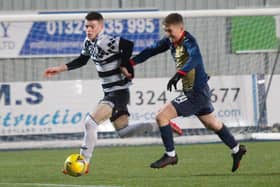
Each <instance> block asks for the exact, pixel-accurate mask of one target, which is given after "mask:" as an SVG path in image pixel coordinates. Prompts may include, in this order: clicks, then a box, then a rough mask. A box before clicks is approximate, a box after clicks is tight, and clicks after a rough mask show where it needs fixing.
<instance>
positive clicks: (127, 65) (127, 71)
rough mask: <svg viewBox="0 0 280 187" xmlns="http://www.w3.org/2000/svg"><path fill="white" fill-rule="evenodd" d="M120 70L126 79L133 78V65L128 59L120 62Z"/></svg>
mask: <svg viewBox="0 0 280 187" xmlns="http://www.w3.org/2000/svg"><path fill="white" fill-rule="evenodd" d="M120 68H121V71H122V73H123V74H124V75H125V76H126V78H128V79H133V78H134V67H133V64H132V63H131V62H130V60H129V61H123V62H122V63H121V66H120Z"/></svg>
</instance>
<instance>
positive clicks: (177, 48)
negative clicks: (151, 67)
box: [133, 31, 208, 91]
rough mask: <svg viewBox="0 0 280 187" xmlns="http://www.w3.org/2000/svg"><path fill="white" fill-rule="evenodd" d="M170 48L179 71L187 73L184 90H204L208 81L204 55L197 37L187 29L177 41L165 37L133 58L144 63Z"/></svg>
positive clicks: (184, 79) (183, 81) (184, 78)
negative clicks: (173, 41)
mask: <svg viewBox="0 0 280 187" xmlns="http://www.w3.org/2000/svg"><path fill="white" fill-rule="evenodd" d="M168 49H170V51H171V55H172V57H173V59H174V61H175V64H176V69H177V71H180V72H184V73H186V74H185V75H184V76H183V77H182V85H183V90H184V91H189V90H195V91H200V90H202V89H203V88H204V87H205V86H206V84H207V81H208V75H207V73H206V72H205V69H204V65H203V60H202V56H201V53H200V50H199V46H198V44H197V42H196V39H195V38H194V37H193V36H192V35H191V34H190V33H189V32H187V31H185V32H184V34H183V36H182V38H181V39H180V41H179V42H177V43H172V42H171V41H170V39H169V38H167V37H164V38H162V39H161V40H159V41H158V42H156V43H155V44H153V45H152V46H150V47H147V48H146V49H144V50H143V51H142V52H141V53H139V54H138V55H136V56H135V57H134V58H133V61H134V62H135V63H136V64H139V63H142V62H144V61H145V60H147V59H148V58H150V57H152V56H154V55H156V54H159V53H162V52H165V51H167V50H168Z"/></svg>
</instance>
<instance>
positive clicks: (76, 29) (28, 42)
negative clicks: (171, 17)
mask: <svg viewBox="0 0 280 187" xmlns="http://www.w3.org/2000/svg"><path fill="white" fill-rule="evenodd" d="M47 13H48V14H54V13H55V14H57V13H58V12H47ZM59 13H65V12H59ZM67 13H77V12H67ZM78 13H85V12H78ZM41 14H46V12H41ZM159 27H160V23H159V19H153V18H139V19H129V18H128V19H112V20H105V33H107V34H111V35H117V36H122V37H123V38H126V39H128V40H131V41H133V42H134V53H138V52H140V51H141V50H143V49H144V48H145V47H147V46H149V45H151V44H153V43H154V42H155V41H156V40H158V39H159V37H160V28H159ZM85 37H86V35H85V27H84V21H83V20H73V21H68V20H67V21H66V20H65V21H40V22H34V23H33V24H32V26H31V28H30V31H29V32H28V34H27V37H26V39H25V41H24V42H23V46H22V48H21V50H20V52H19V55H18V56H19V57H20V56H63V55H67V56H71V55H77V54H79V53H80V51H81V46H82V43H83V41H84V39H85Z"/></svg>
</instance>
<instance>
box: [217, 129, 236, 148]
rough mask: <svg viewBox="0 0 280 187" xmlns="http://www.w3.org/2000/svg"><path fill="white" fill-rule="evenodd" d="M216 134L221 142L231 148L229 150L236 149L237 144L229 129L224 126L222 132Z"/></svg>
mask: <svg viewBox="0 0 280 187" xmlns="http://www.w3.org/2000/svg"><path fill="white" fill-rule="evenodd" d="M216 134H217V135H218V136H219V137H220V138H221V140H222V141H223V142H224V143H225V144H226V145H227V146H228V147H229V148H231V149H232V148H234V147H235V146H237V144H238V143H237V142H236V140H235V138H234V137H233V135H232V134H231V132H230V131H229V130H228V128H227V127H226V126H225V125H224V124H223V127H222V128H221V130H219V131H218V132H216Z"/></svg>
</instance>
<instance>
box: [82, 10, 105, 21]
mask: <svg viewBox="0 0 280 187" xmlns="http://www.w3.org/2000/svg"><path fill="white" fill-rule="evenodd" d="M86 20H88V21H92V20H97V21H103V20H104V18H103V16H102V15H101V14H100V13H99V12H89V13H88V14H87V15H86Z"/></svg>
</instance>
